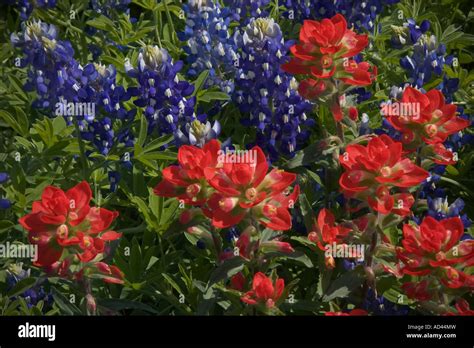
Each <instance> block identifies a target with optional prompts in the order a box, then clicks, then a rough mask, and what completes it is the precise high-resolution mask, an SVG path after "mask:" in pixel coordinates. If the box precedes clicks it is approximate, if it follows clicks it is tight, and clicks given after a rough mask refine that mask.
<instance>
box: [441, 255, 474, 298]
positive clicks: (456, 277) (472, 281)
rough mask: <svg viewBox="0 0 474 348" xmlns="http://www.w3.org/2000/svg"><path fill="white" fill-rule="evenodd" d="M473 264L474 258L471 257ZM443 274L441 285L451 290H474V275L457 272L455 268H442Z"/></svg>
mask: <svg viewBox="0 0 474 348" xmlns="http://www.w3.org/2000/svg"><path fill="white" fill-rule="evenodd" d="M471 264H472V257H471ZM442 270H443V273H442V278H440V281H441V283H442V284H443V285H444V286H447V287H448V288H451V289H459V288H468V289H470V290H473V289H474V275H471V274H467V273H465V272H463V271H460V270H457V269H456V268H454V267H450V266H447V267H442Z"/></svg>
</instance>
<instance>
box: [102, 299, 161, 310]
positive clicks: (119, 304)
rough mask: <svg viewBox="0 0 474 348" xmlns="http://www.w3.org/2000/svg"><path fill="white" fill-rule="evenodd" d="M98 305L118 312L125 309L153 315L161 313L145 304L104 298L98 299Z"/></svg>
mask: <svg viewBox="0 0 474 348" xmlns="http://www.w3.org/2000/svg"><path fill="white" fill-rule="evenodd" d="M97 304H98V305H100V306H103V307H106V308H110V309H113V310H116V311H121V310H123V309H137V310H141V311H145V312H149V313H152V314H160V312H159V311H157V310H156V309H154V308H153V307H151V306H149V305H147V304H145V303H141V302H137V301H132V300H124V299H109V298H107V299H106V298H102V299H97Z"/></svg>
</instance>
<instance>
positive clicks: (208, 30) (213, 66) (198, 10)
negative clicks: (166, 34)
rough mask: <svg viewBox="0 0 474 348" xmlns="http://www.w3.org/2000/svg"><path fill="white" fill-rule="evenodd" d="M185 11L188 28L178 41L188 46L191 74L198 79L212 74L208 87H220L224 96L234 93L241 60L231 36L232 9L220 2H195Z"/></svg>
mask: <svg viewBox="0 0 474 348" xmlns="http://www.w3.org/2000/svg"><path fill="white" fill-rule="evenodd" d="M183 11H184V13H185V14H186V27H185V29H184V31H183V32H180V33H178V37H179V39H180V40H181V41H185V42H186V46H184V47H183V50H184V51H185V52H186V61H187V63H188V65H189V69H188V71H187V74H188V75H189V76H190V77H192V78H196V77H197V76H198V75H199V74H200V73H201V72H203V71H205V70H208V71H209V76H208V78H207V79H206V82H205V84H204V87H205V88H209V87H211V86H219V88H220V89H221V90H222V91H223V92H225V93H231V92H232V91H233V89H234V85H233V81H232V78H233V76H234V74H235V69H236V67H235V66H234V64H235V62H236V61H237V60H238V56H237V53H236V50H237V48H236V45H235V43H234V41H233V40H232V37H231V32H230V24H231V20H232V11H231V9H230V8H225V7H224V8H222V7H221V6H220V4H219V2H214V1H198V0H191V1H189V3H188V4H185V5H183Z"/></svg>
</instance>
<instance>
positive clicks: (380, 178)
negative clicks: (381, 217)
mask: <svg viewBox="0 0 474 348" xmlns="http://www.w3.org/2000/svg"><path fill="white" fill-rule="evenodd" d="M339 161H340V163H341V165H342V166H343V167H344V169H345V172H344V173H343V174H342V176H341V178H340V179H339V185H340V187H341V189H342V192H343V193H344V195H345V196H346V197H348V198H352V197H353V198H357V199H360V200H365V201H367V202H368V204H369V205H370V206H371V207H372V209H374V210H376V211H379V212H381V213H383V214H387V213H389V212H393V213H396V214H400V215H406V214H408V213H409V207H410V206H411V205H412V204H413V202H414V199H413V197H411V195H410V194H408V193H401V194H399V195H395V196H392V194H391V193H390V189H391V188H392V187H399V188H403V189H405V188H410V187H413V186H416V185H418V184H420V183H421V182H422V181H423V180H425V179H426V178H427V177H428V175H429V174H428V172H427V171H426V170H424V169H422V168H420V167H418V166H417V165H415V164H414V163H413V162H412V161H411V160H410V159H408V158H403V157H402V144H401V143H399V142H395V141H393V140H392V139H391V138H390V137H389V136H387V135H385V134H383V135H381V136H378V137H375V138H372V139H371V140H370V141H369V143H368V144H367V146H362V145H359V144H356V145H349V146H347V148H346V152H345V153H344V154H342V155H341V156H340V157H339Z"/></svg>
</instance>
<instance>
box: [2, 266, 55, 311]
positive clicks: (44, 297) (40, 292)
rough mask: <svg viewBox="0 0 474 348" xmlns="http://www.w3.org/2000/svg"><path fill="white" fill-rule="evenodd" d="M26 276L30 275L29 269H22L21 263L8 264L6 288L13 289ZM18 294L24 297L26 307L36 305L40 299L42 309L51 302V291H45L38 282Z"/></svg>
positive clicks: (50, 304) (48, 306)
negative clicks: (42, 303)
mask: <svg viewBox="0 0 474 348" xmlns="http://www.w3.org/2000/svg"><path fill="white" fill-rule="evenodd" d="M28 277H30V270H24V269H23V266H22V264H21V263H20V264H12V265H10V266H9V268H8V270H7V276H6V285H7V290H10V289H13V287H14V286H15V285H16V284H17V283H18V282H19V281H21V280H23V279H25V278H28ZM19 296H21V297H23V298H24V299H25V301H26V304H27V305H28V308H31V307H32V306H35V305H37V304H38V302H40V301H43V302H44V307H43V308H44V309H46V308H50V307H51V306H52V304H53V296H52V293H47V292H46V291H45V289H44V287H43V286H41V285H39V284H36V285H34V286H33V287H31V288H29V289H28V290H26V291H25V292H23V293H21V294H20V295H19ZM15 298H16V297H14V298H13V300H14V299H15Z"/></svg>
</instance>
